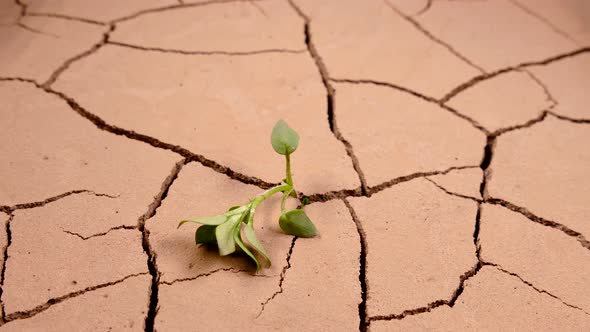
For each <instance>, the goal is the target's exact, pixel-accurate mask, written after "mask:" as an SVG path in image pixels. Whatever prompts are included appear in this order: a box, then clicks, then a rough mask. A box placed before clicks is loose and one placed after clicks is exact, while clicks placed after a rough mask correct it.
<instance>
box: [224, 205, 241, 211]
mask: <svg viewBox="0 0 590 332" xmlns="http://www.w3.org/2000/svg"><path fill="white" fill-rule="evenodd" d="M241 207H242V206H241V205H236V206H232V207H230V208H229V209H227V211H228V212H229V211H232V210H235V209H239V208H241Z"/></svg>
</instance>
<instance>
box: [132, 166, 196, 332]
mask: <svg viewBox="0 0 590 332" xmlns="http://www.w3.org/2000/svg"><path fill="white" fill-rule="evenodd" d="M188 162H189V161H188V159H186V158H185V159H183V160H181V161H179V162H177V163H176V164H175V165H174V167H172V170H171V171H170V174H169V175H168V176H167V177H166V179H165V180H164V182H163V183H162V186H161V188H160V192H159V193H158V194H157V195H156V196H155V197H154V201H153V202H152V203H151V204H150V205H149V206H148V209H147V211H146V212H145V213H144V214H143V215H142V216H141V217H139V219H138V221H137V227H136V228H137V229H138V230H139V231H140V232H141V246H142V248H143V251H144V252H145V254H146V256H147V257H148V259H147V266H148V270H149V273H150V275H151V276H152V282H151V286H150V302H149V309H148V312H147V315H146V317H145V326H144V328H145V331H146V332H153V331H154V322H155V319H156V315H157V314H158V291H159V287H158V286H159V283H160V275H161V274H160V271H159V270H158V265H157V264H156V260H157V255H156V252H155V251H154V249H153V248H152V246H151V245H150V240H149V237H150V232H149V230H148V229H147V228H146V227H145V224H146V222H147V220H148V219H150V218H152V217H153V216H155V215H156V210H157V209H158V208H159V207H160V206H161V205H162V202H163V201H164V199H166V197H167V196H168V191H169V190H170V187H171V186H172V184H173V183H174V180H176V178H177V177H178V174H179V173H180V171H181V170H182V167H183V166H184V165H186V164H187V163H188Z"/></svg>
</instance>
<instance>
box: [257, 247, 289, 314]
mask: <svg viewBox="0 0 590 332" xmlns="http://www.w3.org/2000/svg"><path fill="white" fill-rule="evenodd" d="M297 239H298V237H297V236H294V237H293V240H292V241H291V247H289V252H288V253H287V259H286V261H287V264H285V266H283V270H282V271H281V275H280V277H281V279H280V280H279V290H278V291H276V292H274V293H273V294H272V295H271V296H270V297H269V298H268V299H266V300H265V301H264V302H262V303H260V305H261V307H260V312H258V315H256V318H258V317H260V316H261V315H262V313H263V312H264V308H265V307H266V305H267V304H268V303H269V302H270V301H272V300H273V299H274V298H275V297H277V296H278V295H279V294H281V293H282V292H283V281H285V277H286V276H287V271H288V270H289V269H290V268H291V255H293V249H294V248H295V242H296V241H297Z"/></svg>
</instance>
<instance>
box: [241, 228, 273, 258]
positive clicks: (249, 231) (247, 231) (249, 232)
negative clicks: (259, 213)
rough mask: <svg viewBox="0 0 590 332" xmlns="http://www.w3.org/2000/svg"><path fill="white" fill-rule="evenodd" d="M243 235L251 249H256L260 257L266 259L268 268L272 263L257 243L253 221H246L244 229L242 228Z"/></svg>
mask: <svg viewBox="0 0 590 332" xmlns="http://www.w3.org/2000/svg"><path fill="white" fill-rule="evenodd" d="M244 235H246V239H247V240H248V242H250V244H251V245H252V247H254V249H256V251H258V252H259V253H260V254H261V255H262V256H264V258H266V260H267V262H268V266H271V265H272V262H271V261H270V257H269V256H268V254H267V253H266V250H264V247H263V246H262V243H260V241H258V238H257V237H256V233H255V232H254V219H252V218H250V219H249V220H248V223H247V224H246V227H244Z"/></svg>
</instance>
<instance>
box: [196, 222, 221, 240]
mask: <svg viewBox="0 0 590 332" xmlns="http://www.w3.org/2000/svg"><path fill="white" fill-rule="evenodd" d="M215 228H217V226H213V225H203V226H201V227H199V228H197V231H196V232H195V242H196V243H197V244H199V243H203V244H217V238H216V237H215Z"/></svg>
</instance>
